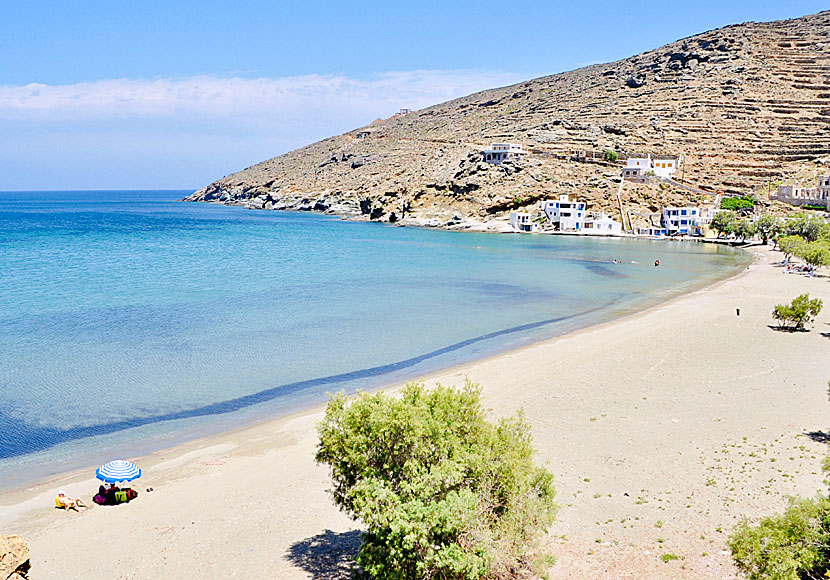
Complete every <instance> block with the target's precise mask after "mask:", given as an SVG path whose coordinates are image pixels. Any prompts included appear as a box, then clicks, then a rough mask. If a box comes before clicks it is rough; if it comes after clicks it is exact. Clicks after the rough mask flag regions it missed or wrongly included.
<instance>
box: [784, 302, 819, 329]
mask: <svg viewBox="0 0 830 580" xmlns="http://www.w3.org/2000/svg"><path fill="white" fill-rule="evenodd" d="M822 306H823V303H822V301H821V299H820V298H813V299H812V300H811V299H810V295H809V294H806V293H805V294H801V295H800V296H797V297H796V298H793V301H792V302H791V303H790V304H778V305H777V306H776V307H775V308H774V309H773V311H772V317H773V318H774V319H775V320H777V321H778V325H779V326H780V327H781V328H792V329H795V330H803V329H804V326H805V325H807V324H812V322H813V320H814V319H815V317H816V316H818V314H819V312H821V307H822Z"/></svg>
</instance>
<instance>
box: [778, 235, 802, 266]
mask: <svg viewBox="0 0 830 580" xmlns="http://www.w3.org/2000/svg"><path fill="white" fill-rule="evenodd" d="M777 241H778V249H779V250H781V251H782V252H783V253H784V261H785V262H789V261H790V258H791V257H792V256H793V255H794V254H795V253H796V251H798V248H799V246H801V245H803V244H804V243H805V242H804V238H802V237H801V236H793V235H786V236H779V237H778V240H777Z"/></svg>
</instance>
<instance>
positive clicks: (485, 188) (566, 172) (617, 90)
mask: <svg viewBox="0 0 830 580" xmlns="http://www.w3.org/2000/svg"><path fill="white" fill-rule="evenodd" d="M505 141H507V142H519V143H522V144H523V145H524V147H525V149H529V150H530V151H531V154H530V155H527V156H526V158H525V159H524V160H523V161H521V162H507V163H504V164H502V165H500V166H496V165H488V164H485V163H483V162H482V161H481V159H482V156H481V150H482V149H483V148H484V147H485V146H488V145H489V144H490V143H492V142H505ZM604 149H613V150H615V151H617V152H619V153H620V157H621V159H620V162H618V163H617V164H616V165H615V164H612V163H606V162H604V161H601V160H596V161H595V160H590V159H589V160H587V161H586V160H581V159H578V158H577V156H575V155H574V152H576V151H579V150H593V151H602V150H604ZM644 152H651V153H664V154H676V155H682V156H683V164H682V165H681V167H682V170H681V171H680V172H678V174H677V177H678V180H680V181H682V182H683V183H684V184H685V185H687V186H688V188H687V189H683V188H680V187H678V186H675V185H672V184H666V183H661V184H655V185H630V184H628V183H626V184H625V187H624V190H623V196H622V198H623V203H624V205H625V209H626V211H635V212H641V213H643V214H644V216H645V215H646V214H648V213H649V212H653V211H656V210H657V209H658V208H659V206H660V205H661V204H663V203H668V202H679V201H683V200H690V201H696V202H701V201H704V202H705V199H706V198H708V197H710V196H708V195H706V194H705V192H712V193H714V194H730V193H741V194H743V193H758V194H760V195H761V197H764V196H765V195H766V192H767V191H768V189H769V188H770V187H772V186H773V185H774V184H777V183H778V182H781V181H784V180H787V179H790V178H792V177H793V176H795V175H801V176H803V175H811V174H818V173H820V172H827V171H830V169H828V168H827V167H826V164H828V163H830V11H828V12H822V13H819V14H815V15H811V16H805V17H803V18H798V19H794V20H784V21H778V22H768V23H755V22H749V23H745V24H740V25H734V26H727V27H725V28H721V29H718V30H713V31H710V32H705V33H703V34H700V35H697V36H693V37H690V38H686V39H683V40H679V41H677V42H675V43H673V44H669V45H667V46H664V47H662V48H658V49H656V50H652V51H650V52H645V53H642V54H639V55H637V56H633V57H631V58H627V59H625V60H621V61H617V62H613V63H609V64H602V65H594V66H590V67H586V68H583V69H579V70H575V71H571V72H566V73H562V74H557V75H553V76H548V77H542V78H539V79H535V80H531V81H527V82H524V83H520V84H517V85H513V86H509V87H504V88H498V89H492V90H488V91H484V92H481V93H477V94H474V95H470V96H467V97H464V98H461V99H456V100H454V101H450V102H447V103H443V104H440V105H436V106H433V107H430V108H427V109H423V110H419V111H414V112H411V113H407V114H404V115H396V116H394V117H392V118H389V119H385V120H380V121H376V122H374V123H372V124H371V125H369V126H367V127H363V128H360V129H356V130H354V131H351V132H349V133H346V134H344V135H339V136H336V137H331V138H329V139H326V140H324V141H320V142H318V143H314V144H313V145H309V146H307V147H304V148H302V149H298V150H296V151H292V152H290V153H287V154H285V155H282V156H279V157H275V158H273V159H269V160H268V161H264V162H262V163H259V164H257V165H254V166H252V167H249V168H247V169H245V170H243V171H240V172H238V173H234V174H232V175H229V176H227V177H225V178H223V179H220V180H219V181H216V182H214V183H212V184H210V185H208V186H207V187H205V188H203V189H201V190H199V191H197V192H196V193H194V194H193V195H192V196H190V197H188V198H186V199H187V200H190V201H208V202H220V203H229V204H240V205H246V206H249V207H253V208H264V209H310V210H318V211H326V212H331V213H336V214H343V215H362V216H366V217H367V218H369V219H378V220H388V221H401V220H403V221H404V222H405V223H406V222H417V223H427V224H432V225H441V226H447V225H452V224H456V225H463V224H465V223H470V222H488V221H491V220H497V221H502V220H503V218H504V216H505V214H506V212H508V211H510V210H511V209H514V208H517V207H525V206H530V205H531V204H534V202H536V201H537V200H539V199H541V198H546V197H550V196H554V195H558V194H561V193H570V194H576V195H579V196H580V197H582V198H585V199H587V200H588V202H589V205H590V209H595V210H605V211H608V212H613V213H612V215H615V217H618V216H619V209H618V208H619V205H618V203H617V198H616V193H617V188H618V175H619V165H620V164H621V163H622V161H623V160H624V158H625V155H626V153H644ZM822 164H825V165H822ZM811 185H812V184H811ZM701 190H703V191H701ZM642 219H647V218H642ZM492 223H496V222H495V221H494V222H492ZM502 223H503V222H502Z"/></svg>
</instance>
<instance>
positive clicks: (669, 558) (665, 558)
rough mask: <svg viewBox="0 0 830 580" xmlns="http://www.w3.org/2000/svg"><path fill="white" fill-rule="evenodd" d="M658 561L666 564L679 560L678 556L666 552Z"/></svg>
mask: <svg viewBox="0 0 830 580" xmlns="http://www.w3.org/2000/svg"><path fill="white" fill-rule="evenodd" d="M660 559H661V560H663V562H665V563H666V564H668V563H669V562H671V561H672V560H679V559H680V556H678V555H677V554H672V553H671V552H668V553H666V554H662V555H661V556H660Z"/></svg>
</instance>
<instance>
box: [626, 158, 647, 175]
mask: <svg viewBox="0 0 830 580" xmlns="http://www.w3.org/2000/svg"><path fill="white" fill-rule="evenodd" d="M625 166H626V167H628V168H631V169H640V170H641V171H642V172H643V173H645V172H646V171H648V170H649V169H651V155H648V156H646V157H629V158H628V159H627V160H626V163H625Z"/></svg>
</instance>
